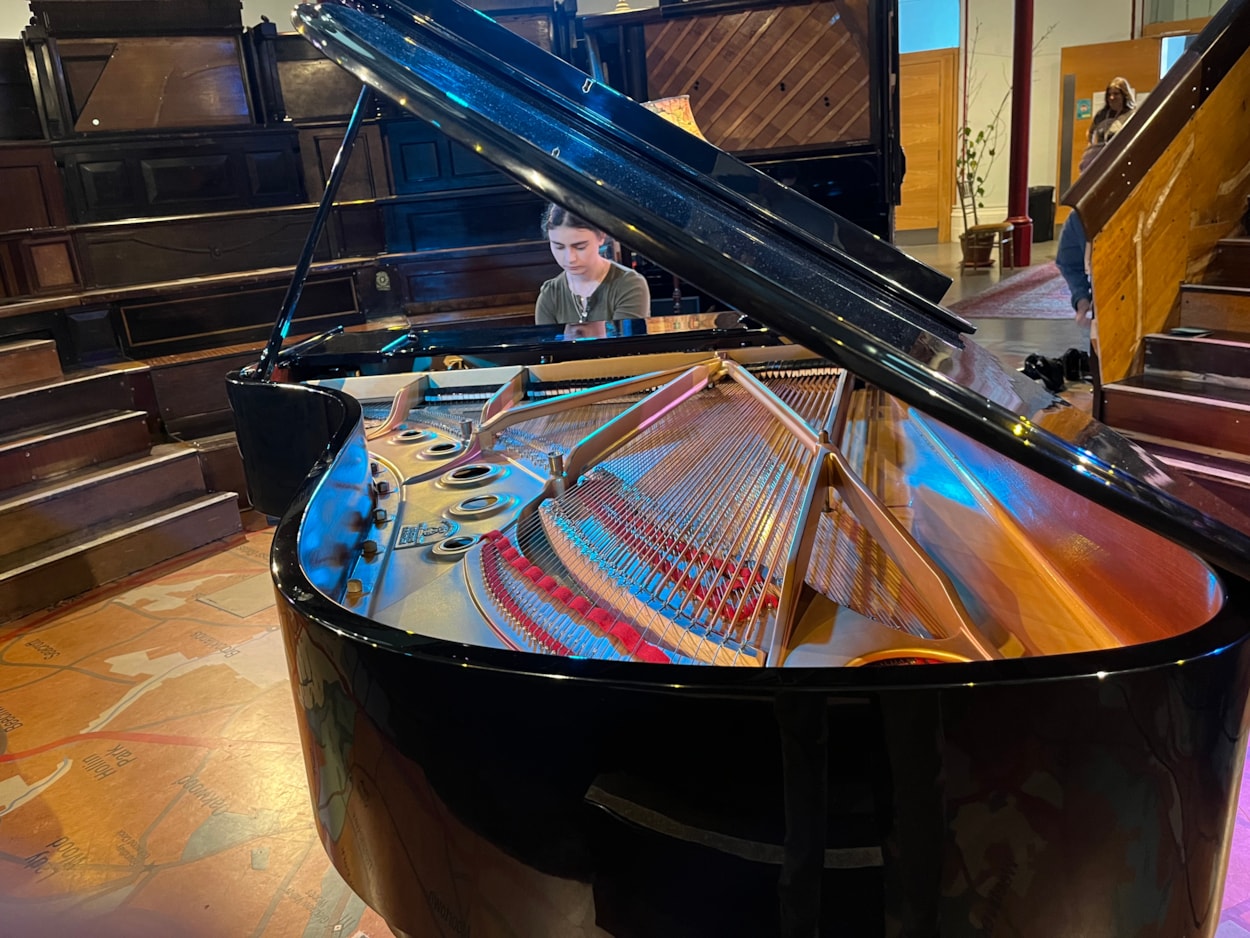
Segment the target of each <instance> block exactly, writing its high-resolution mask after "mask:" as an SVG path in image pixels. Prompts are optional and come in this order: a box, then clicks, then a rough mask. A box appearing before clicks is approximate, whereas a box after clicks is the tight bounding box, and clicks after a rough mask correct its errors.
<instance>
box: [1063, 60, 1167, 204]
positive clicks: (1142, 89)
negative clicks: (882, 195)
mask: <svg viewBox="0 0 1250 938" xmlns="http://www.w3.org/2000/svg"><path fill="white" fill-rule="evenodd" d="M1159 55H1160V41H1159V40H1158V39H1127V40H1125V41H1123V42H1099V43H1095V44H1093V45H1088V46H1068V47H1067V48H1065V49H1063V50H1061V52H1060V54H1059V74H1060V87H1061V88H1062V86H1063V83H1064V82H1065V81H1067V80H1068V79H1069V78H1071V80H1072V82H1073V84H1074V87H1075V93H1076V95H1075V96H1076V101H1080V100H1083V99H1089V100H1091V101H1092V100H1093V99H1094V95H1095V94H1101V93H1102V92H1103V91H1105V90H1106V88H1107V83H1108V82H1109V81H1111V79H1112V78H1115V77H1116V76H1120V77H1122V78H1127V79H1128V83H1129V84H1130V85H1132V86H1133V91H1134V92H1136V94H1137V95H1141V94H1143V93H1149V92H1150V91H1151V89H1153V88H1154V86H1155V85H1156V84H1158V82H1159ZM1056 91H1059V89H1056ZM1060 100H1061V101H1062V97H1061V98H1060ZM1092 118H1093V114H1092V113H1091V114H1090V115H1089V117H1082V118H1077V116H1076V108H1075V104H1074V106H1073V108H1071V109H1069V110H1067V111H1066V112H1065V109H1064V108H1063V107H1062V105H1061V106H1060V109H1059V127H1058V134H1059V137H1058V141H1059V143H1058V147H1057V152H1058V154H1059V160H1058V163H1057V164H1056V168H1055V170H1056V171H1055V180H1056V183H1059V184H1061V183H1062V180H1064V179H1068V180H1069V183H1068V184H1069V185H1071V183H1073V182H1075V181H1076V179H1077V177H1078V176H1080V172H1079V171H1078V167H1079V166H1080V163H1081V154H1082V153H1084V152H1085V146H1086V141H1087V140H1088V139H1089V128H1090V123H1091V119H1092ZM1065 129H1066V130H1067V133H1068V134H1069V135H1070V136H1068V137H1067V139H1068V140H1070V141H1071V142H1070V144H1069V145H1065ZM1058 194H1059V195H1060V196H1062V194H1063V193H1062V192H1058ZM1065 217H1067V213H1066V212H1061V213H1060V214H1059V215H1057V216H1056V219H1055V220H1056V222H1062V220H1063V218H1065Z"/></svg>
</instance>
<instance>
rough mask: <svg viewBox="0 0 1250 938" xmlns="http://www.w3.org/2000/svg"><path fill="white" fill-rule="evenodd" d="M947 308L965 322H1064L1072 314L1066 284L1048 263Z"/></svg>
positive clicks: (1024, 271) (1000, 282)
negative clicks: (1027, 320)
mask: <svg viewBox="0 0 1250 938" xmlns="http://www.w3.org/2000/svg"><path fill="white" fill-rule="evenodd" d="M969 276H971V275H969ZM947 308H948V309H949V310H950V311H951V312H953V313H957V314H959V315H960V316H963V317H964V318H965V319H990V318H993V319H1067V318H1069V317H1070V316H1071V315H1072V304H1071V300H1070V298H1069V295H1068V285H1067V284H1066V283H1064V281H1063V277H1062V276H1060V274H1059V268H1058V267H1056V266H1055V265H1054V264H1051V263H1046V264H1039V265H1037V266H1036V267H1028V268H1026V269H1024V270H1021V271H1018V272H1017V273H1014V274H1009V275H1008V276H1007V277H1005V278H1004V279H1002V280H1000V281H999V282H998V283H996V284H994V286H992V287H990V288H989V289H988V290H986V291H985V292H984V293H978V294H977V295H976V296H968V297H964V298H963V299H962V300H956V301H955V302H954V303H951V304H949V306H948V307H947Z"/></svg>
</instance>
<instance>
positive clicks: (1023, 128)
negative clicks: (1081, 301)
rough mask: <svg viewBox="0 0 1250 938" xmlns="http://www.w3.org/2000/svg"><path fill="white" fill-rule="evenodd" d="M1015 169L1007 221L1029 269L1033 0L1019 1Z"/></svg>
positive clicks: (1012, 169)
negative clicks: (1010, 224) (1030, 97)
mask: <svg viewBox="0 0 1250 938" xmlns="http://www.w3.org/2000/svg"><path fill="white" fill-rule="evenodd" d="M1011 63H1012V64H1011V166H1010V176H1009V180H1008V193H1007V216H1008V217H1007V220H1008V221H1009V222H1011V223H1012V225H1014V226H1015V228H1014V229H1013V230H1012V233H1011V238H1012V241H1011V247H1012V250H1013V252H1014V253H1015V261H1016V264H1017V265H1019V266H1021V267H1027V266H1028V265H1029V262H1030V260H1031V258H1032V254H1033V221H1032V219H1030V218H1029V110H1030V101H1029V96H1030V92H1031V91H1032V89H1033V0H1016V22H1015V43H1014V47H1013V50H1012V57H1011Z"/></svg>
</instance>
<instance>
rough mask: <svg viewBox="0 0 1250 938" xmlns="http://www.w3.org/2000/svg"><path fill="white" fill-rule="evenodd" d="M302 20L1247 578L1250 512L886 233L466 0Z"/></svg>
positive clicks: (505, 152)
mask: <svg viewBox="0 0 1250 938" xmlns="http://www.w3.org/2000/svg"><path fill="white" fill-rule="evenodd" d="M292 19H293V22H294V23H295V25H296V28H297V29H298V30H299V31H300V32H301V33H302V34H303V35H304V36H305V38H307V39H309V40H310V41H311V42H313V43H314V44H315V45H316V46H318V47H319V48H320V49H321V50H322V51H323V52H324V53H325V54H326V55H327V56H329V57H331V58H333V59H334V60H335V61H336V62H338V63H339V64H340V65H341V66H343V67H344V68H346V69H348V70H349V71H351V72H353V73H354V74H355V75H357V76H358V77H359V78H360V79H361V80H362V81H364V82H366V83H367V84H369V85H371V86H372V87H373V88H375V89H377V90H378V91H380V92H382V93H384V94H386V95H388V96H389V97H391V98H393V99H394V100H395V101H396V102H398V103H399V104H400V105H401V106H403V107H405V108H407V109H408V110H410V111H412V112H413V113H414V114H416V115H418V116H419V117H422V118H425V119H426V120H428V121H430V122H431V123H433V124H434V125H435V126H437V127H438V128H439V129H440V130H442V131H443V132H444V133H445V134H447V136H449V137H450V138H451V139H453V140H456V141H457V142H459V143H460V144H462V145H464V146H466V147H468V148H469V149H471V150H472V151H473V152H475V153H476V154H478V155H479V156H481V157H482V158H484V159H486V160H487V161H489V162H491V163H492V164H494V165H495V166H497V167H499V168H500V169H501V170H503V171H505V172H506V173H508V174H509V175H511V176H513V177H514V178H516V179H517V180H518V181H519V182H521V183H522V184H523V185H525V186H526V187H527V188H529V189H531V190H532V191H534V192H536V193H538V194H540V195H542V196H544V197H546V198H548V199H550V200H551V201H554V202H557V203H559V204H561V205H564V206H565V207H567V208H569V209H570V210H571V211H573V212H575V213H577V214H579V215H581V216H582V217H584V218H586V219H588V220H590V221H592V222H594V223H595V224H597V225H599V226H600V227H601V228H602V229H603V230H605V231H606V232H608V233H609V234H610V235H612V236H613V237H615V238H617V239H618V240H620V241H622V242H623V243H625V244H627V245H629V246H630V247H631V248H632V249H634V250H636V251H638V252H640V253H641V254H643V255H645V256H646V257H648V258H650V259H651V260H653V261H655V262H656V263H658V264H660V265H661V266H663V267H665V268H666V269H668V270H670V271H671V272H673V273H674V274H676V275H678V276H680V277H681V278H683V279H685V280H687V281H689V282H691V283H694V284H696V285H698V286H699V287H700V288H701V289H704V290H706V291H707V292H709V293H711V294H713V295H715V296H716V297H717V298H718V299H720V300H721V301H722V302H724V303H726V304H728V305H729V306H731V307H732V308H734V309H737V310H739V311H740V312H742V313H744V314H746V315H748V316H750V317H751V318H753V319H755V320H757V321H759V322H761V323H763V324H765V325H767V326H768V327H769V328H771V329H774V330H775V331H777V332H778V333H780V334H782V335H784V336H786V337H787V338H789V339H790V340H792V341H793V342H796V343H798V344H800V345H802V346H804V347H806V348H808V349H810V350H811V351H813V352H816V353H819V354H821V355H824V356H826V357H828V358H829V359H830V360H832V361H835V362H837V363H838V364H840V365H842V366H843V367H846V368H848V369H849V370H851V371H853V372H854V373H856V374H857V375H859V376H860V377H862V378H863V379H864V380H866V381H868V382H870V383H872V384H874V385H876V386H877V387H879V388H881V389H882V390H884V391H886V392H888V393H890V394H892V395H894V396H896V397H898V398H899V399H901V400H903V401H905V402H907V403H908V404H911V405H912V406H914V407H916V408H918V409H919V410H921V411H924V412H926V413H928V414H930V415H932V416H934V417H937V418H938V419H941V420H943V421H944V422H945V423H947V424H949V425H950V426H952V427H954V428H956V429H958V430H960V431H962V432H963V433H965V434H967V435H968V436H970V437H972V438H973V439H976V440H978V441H980V442H982V443H984V444H986V445H988V446H989V447H991V448H993V449H994V450H996V451H998V452H999V453H1002V454H1003V455H1005V456H1007V457H1009V458H1011V459H1013V460H1015V461H1017V462H1019V463H1021V464H1023V465H1026V466H1028V467H1029V468H1031V469H1034V470H1035V471H1038V472H1040V473H1042V474H1044V475H1046V476H1047V477H1049V478H1051V479H1053V480H1055V481H1057V482H1059V483H1060V484H1061V485H1064V486H1065V487H1067V488H1069V489H1071V490H1073V491H1075V492H1077V493H1079V494H1080V495H1082V496H1084V497H1087V498H1090V499H1092V500H1093V501H1095V502H1098V503H1101V504H1103V505H1106V506H1107V507H1109V508H1111V509H1112V510H1114V511H1117V512H1119V513H1120V514H1123V515H1125V516H1127V517H1129V518H1131V519H1133V520H1135V521H1137V522H1138V523H1141V524H1143V525H1145V526H1147V527H1150V528H1153V529H1154V530H1157V531H1158V532H1159V533H1161V534H1163V535H1165V536H1167V537H1170V538H1172V539H1173V540H1175V541H1176V542H1178V543H1181V544H1183V545H1185V546H1186V547H1189V548H1190V549H1192V550H1194V551H1195V552H1196V553H1198V554H1199V555H1201V556H1203V557H1204V558H1206V559H1207V560H1208V561H1210V562H1212V563H1213V564H1215V565H1216V566H1220V567H1223V568H1225V569H1229V570H1233V571H1236V572H1238V573H1240V574H1242V575H1244V576H1250V538H1248V537H1246V536H1245V535H1243V534H1242V533H1240V531H1239V530H1238V529H1241V530H1250V521H1247V520H1246V519H1244V518H1243V517H1242V516H1240V515H1239V514H1238V513H1236V512H1235V511H1233V510H1232V509H1231V508H1229V507H1228V506H1227V505H1225V504H1224V503H1223V502H1221V501H1219V500H1218V499H1215V498H1214V497H1212V496H1211V495H1210V494H1209V493H1207V492H1206V490H1205V489H1201V488H1200V487H1198V486H1196V485H1195V484H1193V483H1190V482H1188V481H1187V480H1178V479H1174V478H1172V477H1170V476H1169V475H1168V474H1167V473H1166V471H1165V470H1163V469H1162V468H1161V467H1160V466H1159V465H1158V464H1156V463H1155V462H1154V461H1152V460H1151V459H1150V458H1149V457H1148V456H1146V455H1145V454H1144V453H1143V452H1142V451H1141V450H1139V449H1138V448H1137V447H1135V446H1133V445H1131V444H1129V443H1128V442H1127V441H1126V440H1124V438H1122V437H1120V436H1119V435H1118V434H1116V433H1114V432H1113V431H1111V430H1109V429H1108V428H1106V427H1105V426H1103V425H1102V424H1099V423H1098V422H1096V421H1094V420H1093V419H1091V418H1089V417H1087V416H1085V415H1084V414H1082V413H1080V412H1079V411H1076V410H1074V409H1073V408H1071V407H1069V406H1067V405H1066V404H1063V403H1062V402H1059V401H1057V400H1056V399H1055V398H1054V397H1053V396H1052V395H1050V394H1049V393H1048V392H1046V391H1045V390H1044V389H1043V388H1042V387H1041V386H1040V385H1038V384H1036V383H1035V382H1032V381H1030V380H1028V379H1026V378H1024V377H1023V376H1021V375H1018V374H1016V373H1013V372H1008V371H1006V370H1004V369H1003V368H1002V366H1001V365H1000V364H999V362H998V361H997V359H996V358H995V357H994V356H993V355H991V354H989V353H988V352H986V351H985V350H984V349H982V348H980V347H979V346H978V345H976V344H975V343H974V342H970V341H966V340H965V339H964V338H963V335H964V334H965V333H969V332H971V331H973V329H972V327H971V326H970V325H969V324H968V323H966V322H965V321H963V320H962V319H960V318H959V317H957V316H956V315H954V314H953V313H951V312H949V311H948V310H945V309H943V308H942V307H941V306H940V305H938V304H937V302H935V300H936V299H937V298H939V297H940V296H941V294H942V293H943V292H944V291H945V289H946V286H947V284H948V283H949V281H948V280H947V279H946V278H945V277H943V276H942V275H940V274H938V273H936V272H935V271H933V270H931V269H930V268H928V267H926V266H925V265H923V264H920V263H918V262H916V261H914V260H912V259H910V258H908V257H907V256H906V255H904V254H902V253H901V252H899V251H897V250H896V249H895V248H893V247H892V246H891V245H889V244H887V243H886V242H883V241H880V240H879V239H877V238H875V237H874V236H873V235H871V234H869V233H867V232H865V231H863V230H862V229H860V228H858V227H857V226H855V225H853V224H851V223H850V222H847V221H846V220H845V219H842V218H839V217H838V216H836V215H834V214H833V213H831V212H828V211H826V210H825V209H823V208H821V207H820V206H818V205H816V204H815V203H813V202H810V201H809V200H807V199H805V198H803V197H802V196H800V195H798V194H797V193H794V192H793V191H792V190H789V189H787V188H786V187H784V186H781V185H780V184H778V183H776V182H775V181H774V180H772V179H771V178H770V177H768V176H766V175H765V174H763V173H761V172H759V171H758V170H755V169H754V168H752V167H750V166H748V165H746V164H744V163H742V162H741V161H739V160H737V159H735V158H733V157H732V156H730V155H728V154H726V153H724V152H723V151H721V150H719V149H717V148H716V147H714V146H712V145H711V144H709V143H707V142H705V141H702V140H700V139H698V138H697V137H694V136H692V135H691V134H688V133H686V132H685V131H684V130H681V129H680V128H678V127H676V126H674V125H672V124H670V123H669V122H668V121H666V120H665V119H664V118H662V117H660V116H658V115H656V114H654V113H652V112H651V111H649V110H647V109H646V108H644V107H642V106H641V105H639V104H638V103H637V102H635V101H633V100H631V99H629V98H627V97H625V96H624V95H621V94H619V93H618V92H616V91H614V90H613V89H611V88H609V87H608V86H606V85H604V84H602V83H600V82H597V81H595V80H594V79H592V78H590V77H589V76H587V75H586V74H585V73H583V72H581V71H580V70H578V69H576V68H574V67H572V66H570V65H569V64H568V63H566V62H564V61H562V60H561V59H558V58H556V57H555V56H552V55H550V54H548V53H546V52H544V51H543V50H541V49H539V48H538V47H537V46H534V45H533V44H531V43H529V42H528V41H526V40H524V39H522V38H520V37H519V36H516V35H515V34H513V33H511V32H510V31H508V30H507V29H505V28H504V27H502V26H500V25H498V24H497V23H495V22H494V21H493V20H492V19H490V17H488V16H486V15H485V14H482V13H479V12H477V11H474V10H471V9H469V8H468V7H465V6H462V5H461V4H459V3H457V2H455V0H404V2H399V0H327V2H323V3H320V4H315V5H314V4H301V5H299V6H297V7H296V8H295V10H294V12H293V15H292ZM535 224H537V219H536V220H535Z"/></svg>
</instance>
